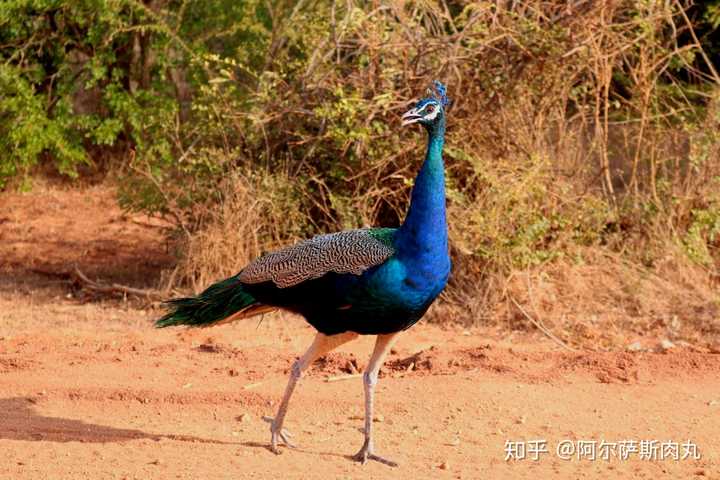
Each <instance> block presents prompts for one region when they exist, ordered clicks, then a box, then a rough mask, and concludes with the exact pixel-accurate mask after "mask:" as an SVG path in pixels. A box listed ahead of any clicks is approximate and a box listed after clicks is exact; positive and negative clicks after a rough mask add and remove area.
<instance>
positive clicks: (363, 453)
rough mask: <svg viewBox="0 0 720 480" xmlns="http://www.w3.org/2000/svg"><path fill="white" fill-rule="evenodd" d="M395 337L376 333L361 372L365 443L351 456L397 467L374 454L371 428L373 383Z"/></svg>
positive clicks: (364, 460)
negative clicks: (363, 392)
mask: <svg viewBox="0 0 720 480" xmlns="http://www.w3.org/2000/svg"><path fill="white" fill-rule="evenodd" d="M396 338H397V333H389V334H384V335H378V337H377V341H376V342H375V349H374V350H373V353H372V356H371V357H370V362H369V363H368V366H367V369H366V370H365V373H364V374H363V386H364V387H365V443H363V446H362V448H361V449H360V451H359V452H358V453H356V454H355V456H354V457H353V459H354V460H357V461H358V462H361V463H363V464H364V463H365V462H367V461H368V460H375V461H376V462H380V463H384V464H385V465H389V466H391V467H397V466H398V464H397V463H395V462H393V461H392V460H388V459H385V458H383V457H380V456H378V455H375V451H374V445H373V440H372V428H373V401H374V396H375V385H377V379H378V372H379V371H380V367H381V366H382V364H383V362H384V361H385V356H386V355H387V354H388V352H389V351H390V347H392V344H393V343H394V341H395V339H396Z"/></svg>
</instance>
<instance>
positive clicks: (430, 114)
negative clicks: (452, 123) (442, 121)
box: [422, 103, 440, 120]
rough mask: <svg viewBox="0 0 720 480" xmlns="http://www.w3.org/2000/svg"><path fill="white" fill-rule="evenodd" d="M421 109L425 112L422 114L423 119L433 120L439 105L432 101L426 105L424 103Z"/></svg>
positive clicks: (438, 110)
mask: <svg viewBox="0 0 720 480" xmlns="http://www.w3.org/2000/svg"><path fill="white" fill-rule="evenodd" d="M431 110H432V111H431ZM422 111H423V112H427V113H426V114H425V115H423V120H435V117H437V116H438V113H439V112H440V107H439V106H438V105H436V104H434V103H428V104H427V105H425V107H424V108H423V109H422Z"/></svg>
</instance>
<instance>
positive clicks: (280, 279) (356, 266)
mask: <svg viewBox="0 0 720 480" xmlns="http://www.w3.org/2000/svg"><path fill="white" fill-rule="evenodd" d="M383 230H385V229H383ZM388 232H389V230H388V231H380V229H377V230H376V229H360V230H347V231H344V232H338V233H331V234H327V235H318V236H316V237H313V238H311V239H309V240H305V241H304V242H300V243H298V244H296V245H292V246H290V247H286V248H283V249H281V250H278V251H276V252H272V253H268V254H266V255H263V256H262V257H260V258H258V259H257V260H255V261H253V262H252V263H250V264H249V265H248V266H247V267H245V268H244V269H243V270H242V271H241V272H240V274H239V279H240V281H241V282H243V283H247V284H255V283H263V282H268V281H272V282H274V283H275V285H277V286H278V287H280V288H287V287H292V286H293V285H297V284H299V283H302V282H304V281H306V280H311V279H314V278H319V277H322V276H323V275H325V274H326V273H328V272H335V273H352V274H355V275H360V274H362V273H363V272H364V271H365V270H367V269H368V268H370V267H373V266H375V265H379V264H381V263H383V262H384V261H385V260H387V259H388V258H390V257H391V256H392V255H393V254H394V253H395V249H394V248H393V247H392V246H391V242H389V241H387V239H386V238H385V237H386V235H387V233H388Z"/></svg>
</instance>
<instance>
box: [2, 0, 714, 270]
mask: <svg viewBox="0 0 720 480" xmlns="http://www.w3.org/2000/svg"><path fill="white" fill-rule="evenodd" d="M719 25H720V2H718V1H717V0H716V1H711V2H702V3H701V4H698V5H697V6H696V5H692V4H690V3H682V2H679V1H666V2H655V1H640V2H637V1H632V2H631V1H624V2H584V1H577V2H572V1H571V2H542V1H536V0H530V1H525V2H501V1H498V2H478V3H474V2H464V1H458V2H455V1H448V2H414V1H410V2H405V3H403V2H393V3H390V4H383V3H377V2H370V3H368V2H354V1H350V2H319V1H302V0H300V1H287V0H285V1H277V2H265V1H260V0H208V1H203V2H192V1H188V0H145V1H139V0H73V1H67V0H5V1H4V2H2V5H1V6H0V119H1V120H2V122H1V123H0V187H2V185H7V182H8V181H11V182H13V184H15V185H18V184H19V185H21V186H22V185H29V183H30V180H31V178H32V172H33V166H34V165H36V164H38V163H42V164H54V165H55V166H56V168H57V170H58V171H60V172H62V173H63V174H67V175H70V176H74V175H77V172H78V167H79V166H80V165H83V164H90V165H96V166H98V168H99V167H102V168H108V167H109V168H111V169H112V170H113V171H115V172H116V173H117V174H118V175H119V177H120V182H119V184H120V197H121V201H122V202H123V205H125V206H126V207H127V208H128V209H134V210H141V211H145V212H149V213H156V214H163V215H168V216H169V217H170V218H172V219H173V220H174V221H175V222H176V224H177V225H178V228H179V229H180V230H181V231H184V232H185V233H186V234H187V237H188V238H193V236H194V235H196V234H197V235H206V234H207V232H208V229H212V228H219V229H220V231H222V232H224V233H223V234H222V237H223V239H224V241H225V242H228V241H233V242H236V243H242V245H243V248H244V249H245V250H244V251H243V254H242V255H235V257H236V258H235V262H228V261H227V258H224V259H219V260H218V263H221V264H222V266H218V268H219V269H227V271H232V270H233V269H235V268H237V266H238V264H241V263H242V262H244V261H245V260H246V259H247V258H246V257H248V256H250V255H253V254H255V253H257V252H258V251H259V250H262V249H265V248H269V247H271V246H274V244H277V243H279V242H283V241H287V240H290V239H292V238H297V237H304V236H306V235H309V234H312V233H316V232H318V231H328V230H335V229H338V228H349V227H356V226H361V225H368V224H375V225H379V224H380V225H393V224H397V223H398V222H399V221H400V219H401V218H402V215H403V213H404V209H405V207H406V204H407V198H408V193H409V189H410V187H411V185H412V179H413V177H414V174H415V172H416V170H417V167H418V161H419V159H420V157H421V155H422V153H421V151H422V147H421V146H420V145H419V144H420V143H421V142H422V140H421V138H422V137H421V135H420V134H419V133H413V132H410V131H407V130H401V129H400V128H399V122H398V115H399V114H401V113H402V112H403V111H404V108H405V107H406V106H407V104H408V102H409V101H410V100H411V99H413V98H417V96H418V95H420V94H422V90H423V89H424V87H425V86H426V85H427V84H428V83H429V81H430V80H432V79H434V78H440V79H443V80H444V81H445V82H446V83H447V84H448V85H449V89H450V95H451V96H452V97H454V99H455V103H454V106H453V109H452V111H451V113H450V118H451V120H450V125H449V138H448V142H447V148H446V160H447V163H448V170H449V175H448V188H449V197H450V209H451V216H452V217H451V218H453V222H452V225H451V228H452V237H453V248H454V255H455V256H456V257H458V258H462V259H464V261H461V262H459V263H458V265H460V269H459V270H458V271H457V273H456V278H465V276H466V275H476V276H477V275H480V276H483V275H486V274H487V273H488V272H492V271H499V270H503V269H506V268H510V267H513V266H521V267H523V266H528V265H533V264H538V263H541V262H546V261H550V260H553V259H555V258H558V257H559V256H563V255H573V250H572V247H573V246H577V245H602V246H607V247H608V248H611V249H613V250H615V251H619V252H628V251H629V252H630V254H631V255H632V256H634V258H635V259H637V260H639V261H641V262H643V263H645V264H647V265H652V263H653V262H654V261H655V260H656V259H657V258H658V257H659V256H661V255H662V254H661V253H659V252H660V251H661V250H662V249H663V248H665V247H666V246H667V242H670V243H672V244H674V245H678V246H679V247H680V248H681V249H683V251H684V252H685V253H686V254H687V256H688V257H689V258H691V259H692V260H693V261H695V262H697V263H698V264H701V265H704V266H705V267H706V268H708V269H710V270H711V271H714V272H717V269H718V258H720V255H719V254H718V250H719V249H720V194H719V193H718V192H720V160H719V159H718V156H719V151H718V149H719V148H720V147H719V145H720V134H719V133H718V131H719V127H720V93H719V92H720V90H719V85H720V77H718V72H717V69H718V68H719V67H720V65H719V63H720V61H719V60H718V58H720V57H719V56H718V55H719V54H720V53H719V52H720V41H718V36H719V34H718V32H719V30H718V27H719ZM107 151H111V152H112V153H113V154H112V157H113V160H107V159H106V157H107V155H104V152H107ZM17 179H20V180H19V181H18V180H17ZM218 206H220V207H218ZM238 211H240V212H242V214H240V215H238V213H237V212H238ZM248 219H254V220H255V223H253V224H251V225H249V224H248ZM218 225H221V227H218ZM233 230H235V231H239V233H238V234H237V235H239V236H242V237H247V236H248V235H249V233H248V232H250V231H251V232H252V235H251V236H252V239H253V240H252V242H248V241H247V239H246V238H245V240H243V241H242V242H240V240H238V238H237V236H232V235H228V231H233ZM203 238H204V240H203V241H204V242H205V244H206V245H215V244H213V242H212V241H210V240H209V239H208V238H207V237H203ZM243 242H244V243H243ZM658 247H659V248H658ZM213 248H215V247H213ZM196 253H197V252H196ZM203 258H206V259H207V257H203ZM198 268H200V267H198ZM217 273H220V272H214V274H217ZM197 274H198V273H197V271H190V272H187V275H186V276H188V277H190V278H192V277H193V276H197ZM475 278H477V277H475ZM473 284H475V282H473Z"/></svg>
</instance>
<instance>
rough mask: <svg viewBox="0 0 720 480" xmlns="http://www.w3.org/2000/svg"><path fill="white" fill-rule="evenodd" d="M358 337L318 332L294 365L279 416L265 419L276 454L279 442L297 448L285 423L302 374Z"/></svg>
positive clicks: (271, 444)
mask: <svg viewBox="0 0 720 480" xmlns="http://www.w3.org/2000/svg"><path fill="white" fill-rule="evenodd" d="M357 336H358V334H357V333H354V332H345V333H339V334H337V335H325V334H323V333H319V332H318V334H317V335H316V336H315V339H314V340H313V343H312V345H310V348H308V349H307V351H306V352H305V354H304V355H303V356H302V357H300V358H299V359H298V360H297V361H296V362H295V363H294V364H293V366H292V370H291V372H290V380H289V381H288V384H287V387H286V388H285V395H284V396H283V399H282V401H281V402H280V407H279V408H278V412H277V415H275V418H270V417H264V420H265V421H267V422H269V423H270V433H271V434H272V436H271V439H270V449H271V450H272V451H273V452H274V453H280V451H279V450H278V441H282V442H283V443H284V444H285V445H287V446H288V447H294V446H295V445H293V443H292V442H291V441H290V439H289V437H292V435H290V433H289V432H288V431H287V430H285V429H284V428H283V422H284V421H285V414H286V413H287V408H288V403H290V397H291V396H292V394H293V390H295V385H296V384H297V382H298V380H300V377H301V376H302V373H303V372H304V371H305V369H306V368H307V367H309V366H310V365H312V363H313V362H314V361H315V360H317V359H318V358H320V357H322V356H323V355H325V354H326V353H328V352H330V351H331V350H333V349H335V348H337V347H339V346H340V345H342V344H343V343H347V342H349V341H350V340H353V339H355V338H357Z"/></svg>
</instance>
